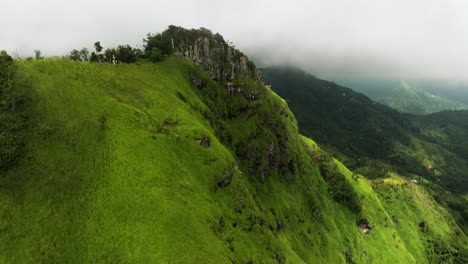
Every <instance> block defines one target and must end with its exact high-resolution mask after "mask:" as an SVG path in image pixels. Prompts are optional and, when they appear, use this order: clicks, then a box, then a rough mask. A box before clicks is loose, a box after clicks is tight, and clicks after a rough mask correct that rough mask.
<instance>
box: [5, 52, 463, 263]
mask: <svg viewBox="0 0 468 264" xmlns="http://www.w3.org/2000/svg"><path fill="white" fill-rule="evenodd" d="M7 63H9V64H8V65H11V66H14V67H12V68H11V69H12V74H11V75H9V76H10V77H8V80H9V81H8V83H9V84H8V85H9V86H8V87H9V88H8V89H5V87H6V86H2V87H1V88H2V96H5V98H15V99H18V101H21V102H22V103H21V104H20V106H21V107H16V108H11V103H8V102H6V103H5V104H4V105H3V106H4V107H3V106H2V108H1V111H2V112H1V113H2V116H5V117H8V118H10V120H12V121H11V122H12V123H15V124H18V127H20V128H21V129H16V130H15V131H16V132H17V133H16V134H14V133H11V132H9V131H10V125H7V123H1V124H0V129H1V130H0V131H1V132H2V133H1V135H2V137H0V145H1V146H2V150H3V149H4V148H3V147H4V146H6V145H9V144H10V145H12V146H16V147H17V151H15V152H12V153H6V154H4V155H5V156H8V157H10V159H2V164H4V165H5V166H2V168H1V171H0V234H1V235H0V262H4V263H37V262H43V263H70V262H72V263H89V262H100V263H102V262H104V263H154V262H156V263H169V262H175V263H302V262H305V263H416V262H417V263H437V262H439V263H463V262H464V261H466V254H467V252H466V248H467V238H466V235H465V234H464V232H463V231H462V230H461V229H460V228H459V227H458V226H457V224H456V223H455V221H454V220H453V218H452V217H451V215H450V214H449V213H448V212H447V210H446V209H444V208H443V207H442V206H441V205H440V204H438V203H437V202H436V201H435V200H434V199H433V198H432V196H431V194H430V193H428V192H427V191H426V189H425V188H424V187H423V185H418V184H412V183H411V182H408V181H407V180H406V179H404V178H401V177H399V176H398V175H393V176H392V178H389V179H386V180H383V181H370V180H367V179H365V178H363V177H361V176H359V175H357V174H353V173H352V172H351V171H349V170H348V169H347V168H346V167H344V166H343V165H342V164H341V163H340V162H339V161H337V160H335V159H333V158H332V157H331V156H329V155H328V154H327V153H325V152H323V151H322V150H320V149H319V148H318V147H317V145H316V144H315V143H314V142H313V141H312V140H311V139H307V138H305V137H303V136H301V135H300V134H299V132H298V127H297V123H296V120H295V118H294V116H293V114H292V113H291V111H290V110H289V108H288V106H287V104H286V102H285V101H284V100H283V99H281V98H280V97H279V96H278V95H276V94H275V93H274V92H272V91H271V90H270V89H268V88H267V87H265V86H264V85H263V83H261V82H260V81H259V80H258V79H256V78H254V77H255V76H252V75H248V74H247V75H245V74H244V75H243V74H240V75H236V76H235V77H234V78H233V79H232V80H230V81H219V80H218V81H214V80H213V76H212V75H211V73H210V72H206V71H204V70H202V68H203V66H202V65H201V66H202V68H201V67H200V66H197V64H196V63H194V62H193V61H192V60H190V59H187V58H182V57H180V56H176V55H168V56H167V57H166V59H165V60H164V61H162V62H159V63H150V62H139V63H134V64H117V65H112V64H107V63H90V62H75V61H70V60H67V59H44V60H38V61H15V62H10V61H9V62H7ZM197 63H198V62H197ZM9 69H10V68H9ZM205 69H206V68H205ZM2 84H3V83H2ZM10 88H11V89H13V91H15V92H18V93H10V90H11V89H10ZM10 102H11V101H10ZM8 124H9V123H8ZM13 135H14V137H13ZM13 138H17V139H18V141H11V140H10V139H13ZM2 153H3V152H2ZM2 157H3V156H2ZM361 219H366V220H367V221H368V223H369V225H370V226H371V227H372V230H371V232H370V233H369V234H367V235H366V234H364V233H363V232H361V230H360V229H359V228H358V226H357V221H359V220H361Z"/></svg>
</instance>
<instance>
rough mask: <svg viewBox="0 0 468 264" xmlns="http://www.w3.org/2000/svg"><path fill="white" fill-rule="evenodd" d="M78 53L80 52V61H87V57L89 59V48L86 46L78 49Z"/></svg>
mask: <svg viewBox="0 0 468 264" xmlns="http://www.w3.org/2000/svg"><path fill="white" fill-rule="evenodd" d="M79 54H80V59H81V60H82V61H88V59H89V50H88V49H87V48H82V49H81V50H80V51H79Z"/></svg>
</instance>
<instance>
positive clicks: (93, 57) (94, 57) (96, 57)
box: [89, 51, 100, 62]
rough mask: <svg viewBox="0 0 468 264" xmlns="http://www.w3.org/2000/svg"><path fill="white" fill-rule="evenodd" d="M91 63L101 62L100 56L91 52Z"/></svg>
mask: <svg viewBox="0 0 468 264" xmlns="http://www.w3.org/2000/svg"><path fill="white" fill-rule="evenodd" d="M89 61H90V62H99V61H100V60H99V56H98V55H97V54H96V52H94V51H93V52H91V57H89Z"/></svg>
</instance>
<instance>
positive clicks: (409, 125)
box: [263, 68, 468, 194]
mask: <svg viewBox="0 0 468 264" xmlns="http://www.w3.org/2000/svg"><path fill="white" fill-rule="evenodd" d="M263 73H264V76H265V78H266V80H267V82H269V83H271V84H273V88H274V89H275V91H277V92H278V93H279V95H280V96H282V97H284V98H286V100H288V101H289V106H290V107H291V109H292V110H293V111H294V113H295V115H296V117H297V119H298V122H299V127H300V128H301V133H303V134H305V135H307V136H309V137H312V138H314V139H316V140H317V142H319V143H320V144H322V145H323V146H324V147H325V148H326V149H327V150H328V151H330V152H332V153H333V154H334V155H336V156H337V157H339V158H340V160H342V161H343V162H344V163H345V164H346V165H347V166H349V167H350V168H351V169H353V170H355V171H356V172H358V173H361V174H363V175H365V176H366V177H368V178H379V177H385V176H386V175H388V173H389V172H392V171H396V172H398V173H400V174H404V175H418V176H422V177H425V178H427V179H430V180H431V181H432V182H435V183H437V184H440V185H442V186H443V187H444V188H447V189H448V190H450V191H453V192H456V193H461V194H463V193H464V192H466V190H467V189H468V159H467V157H468V156H467V155H466V154H467V152H466V151H467V150H468V146H467V145H466V144H463V142H464V138H466V136H467V134H468V127H467V126H466V124H468V122H466V121H468V118H466V115H467V114H466V113H467V111H448V112H442V113H437V114H432V115H428V116H417V115H409V114H401V113H399V112H397V111H396V110H393V109H391V108H389V107H387V106H384V105H382V104H379V103H375V102H373V101H371V100H370V99H369V98H367V97H366V96H364V95H362V94H359V93H356V92H354V91H352V90H351V89H348V88H345V87H341V86H339V85H337V84H335V83H332V82H328V81H324V80H320V79H317V78H315V77H313V76H311V75H308V74H306V73H304V72H301V71H299V70H295V69H290V68H270V69H265V70H263Z"/></svg>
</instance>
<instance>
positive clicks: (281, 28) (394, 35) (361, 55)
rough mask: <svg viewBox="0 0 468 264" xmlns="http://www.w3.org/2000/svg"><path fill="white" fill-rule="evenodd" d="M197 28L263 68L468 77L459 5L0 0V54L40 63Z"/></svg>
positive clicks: (464, 9)
mask: <svg viewBox="0 0 468 264" xmlns="http://www.w3.org/2000/svg"><path fill="white" fill-rule="evenodd" d="M170 24H175V25H180V26H184V27H190V28H192V27H195V28H199V27H206V28H209V29H211V30H212V31H213V32H219V33H221V34H222V35H223V36H224V37H225V39H227V40H230V41H232V42H234V44H235V45H236V47H238V48H240V49H241V50H243V51H244V52H246V53H247V54H248V55H250V56H251V57H253V58H255V59H256V61H257V63H259V64H262V65H269V64H280V63H283V62H287V63H290V64H296V65H299V66H301V67H303V68H305V69H307V70H309V71H311V72H312V73H314V74H316V75H318V76H325V77H328V76H338V77H340V76H348V75H351V76H371V77H382V76H387V77H392V78H434V79H457V80H465V81H467V80H468V1H464V0H458V1H456V0H421V1H417V0H386V1H380V0H315V1H314V0H308V1H307V0H303V1H294V0H289V1H280V0H278V1H273V0H269V1H267V0H230V1H222V0H197V1H178V0H170V1H166V0H131V1H129V0H101V1H97V0H82V1H74V0H69V1H66V0H2V2H1V16H0V49H6V50H7V51H9V52H13V51H15V50H17V52H18V54H19V55H20V56H30V55H32V50H33V49H40V50H41V51H42V53H43V54H44V55H45V56H52V55H64V54H66V53H68V52H69V51H70V50H71V49H73V48H81V47H88V48H91V47H92V43H94V42H95V41H98V40H100V41H101V43H102V45H103V46H104V47H105V48H106V47H110V46H115V45H117V44H131V45H140V46H141V45H142V39H143V37H144V36H145V35H146V33H148V32H159V31H162V30H164V29H165V28H166V27H167V26H168V25H170Z"/></svg>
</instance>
